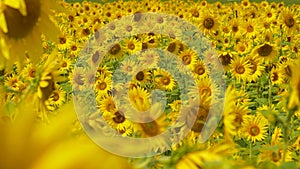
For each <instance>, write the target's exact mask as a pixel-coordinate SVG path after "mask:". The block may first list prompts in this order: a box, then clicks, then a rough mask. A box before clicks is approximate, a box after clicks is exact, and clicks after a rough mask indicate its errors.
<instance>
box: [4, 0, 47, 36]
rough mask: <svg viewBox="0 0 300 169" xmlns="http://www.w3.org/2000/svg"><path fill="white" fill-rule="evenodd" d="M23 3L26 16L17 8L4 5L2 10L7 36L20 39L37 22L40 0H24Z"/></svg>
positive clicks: (39, 12) (39, 13)
mask: <svg viewBox="0 0 300 169" xmlns="http://www.w3.org/2000/svg"><path fill="white" fill-rule="evenodd" d="M25 4H26V11H27V15H26V16H23V15H22V14H21V13H20V12H19V10H18V9H14V8H11V7H9V6H6V7H5V9H4V11H3V13H4V16H5V20H6V24H7V28H8V33H7V35H8V36H9V37H12V38H16V39H20V38H23V37H25V36H27V35H28V34H29V33H30V32H31V31H32V30H33V28H34V26H35V25H36V23H37V22H38V19H39V17H40V15H41V2H40V0H25Z"/></svg>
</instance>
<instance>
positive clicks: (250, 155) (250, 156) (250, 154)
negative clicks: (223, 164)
mask: <svg viewBox="0 0 300 169" xmlns="http://www.w3.org/2000/svg"><path fill="white" fill-rule="evenodd" d="M249 158H250V160H251V159H252V142H251V141H250V153H249Z"/></svg>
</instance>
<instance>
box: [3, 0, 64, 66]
mask: <svg viewBox="0 0 300 169" xmlns="http://www.w3.org/2000/svg"><path fill="white" fill-rule="evenodd" d="M51 10H55V11H62V10H61V8H60V5H59V3H58V1H57V0H50V1H41V0H14V1H11V0H1V1H0V51H1V52H0V59H1V62H0V68H8V69H9V68H11V66H12V65H13V64H15V63H20V64H21V65H22V62H23V61H24V60H25V58H26V57H29V58H30V60H31V61H32V62H37V61H38V59H39V58H40V55H41V54H42V52H43V48H42V45H41V44H42V40H41V35H42V34H45V35H46V37H47V38H48V39H49V40H51V41H54V40H55V39H57V37H56V36H57V35H59V33H58V29H57V28H56V27H55V26H54V24H52V22H51V19H50V17H49V16H50V14H51V12H53V11H51ZM39 45H40V46H39Z"/></svg>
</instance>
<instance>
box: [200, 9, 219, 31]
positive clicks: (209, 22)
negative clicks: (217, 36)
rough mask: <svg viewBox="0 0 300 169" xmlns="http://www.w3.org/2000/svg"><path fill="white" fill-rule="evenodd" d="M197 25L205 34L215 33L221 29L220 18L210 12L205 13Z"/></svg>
mask: <svg viewBox="0 0 300 169" xmlns="http://www.w3.org/2000/svg"><path fill="white" fill-rule="evenodd" d="M197 24H198V26H199V28H200V29H201V30H202V31H203V32H204V33H205V34H212V33H214V32H215V31H216V30H218V29H219V25H220V24H219V21H218V18H217V17H216V16H215V15H213V14H212V13H211V12H210V11H203V12H202V13H201V17H200V19H199V22H197Z"/></svg>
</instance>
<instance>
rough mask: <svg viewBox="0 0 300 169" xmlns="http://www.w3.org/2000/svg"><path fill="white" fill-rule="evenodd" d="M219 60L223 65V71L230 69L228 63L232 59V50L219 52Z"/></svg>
mask: <svg viewBox="0 0 300 169" xmlns="http://www.w3.org/2000/svg"><path fill="white" fill-rule="evenodd" d="M219 53H220V54H219V56H218V58H219V60H220V62H221V64H222V65H223V68H224V70H225V71H228V70H230V64H231V63H232V60H233V53H232V52H219Z"/></svg>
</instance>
